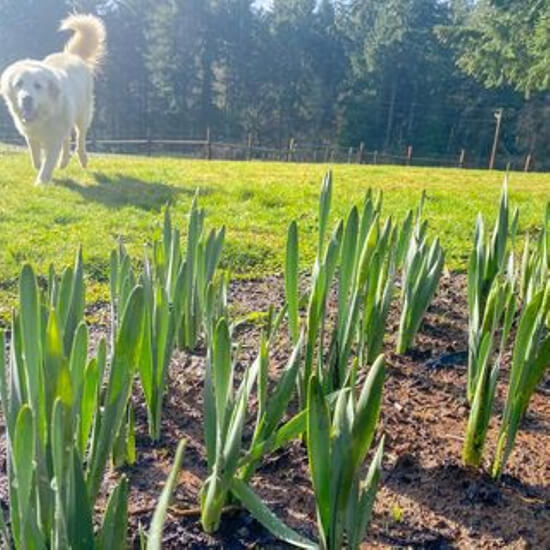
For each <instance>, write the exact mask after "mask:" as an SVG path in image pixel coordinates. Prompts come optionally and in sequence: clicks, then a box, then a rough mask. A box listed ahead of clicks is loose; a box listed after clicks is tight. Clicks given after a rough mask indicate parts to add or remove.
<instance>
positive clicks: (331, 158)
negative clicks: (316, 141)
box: [330, 149, 334, 164]
mask: <svg viewBox="0 0 550 550" xmlns="http://www.w3.org/2000/svg"><path fill="white" fill-rule="evenodd" d="M330 162H331V164H332V163H334V149H331V150H330Z"/></svg>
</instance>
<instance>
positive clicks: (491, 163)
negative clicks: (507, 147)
mask: <svg viewBox="0 0 550 550" xmlns="http://www.w3.org/2000/svg"><path fill="white" fill-rule="evenodd" d="M494 115H495V118H496V121H497V125H496V128H495V139H494V140H493V149H492V151H491V159H490V160H489V170H492V169H493V168H494V166H495V157H496V155H497V147H498V138H499V136H500V123H501V122H502V109H497V110H496V111H495V112H494Z"/></svg>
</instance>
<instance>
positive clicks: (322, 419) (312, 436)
mask: <svg viewBox="0 0 550 550" xmlns="http://www.w3.org/2000/svg"><path fill="white" fill-rule="evenodd" d="M383 383H384V358H383V357H382V356H380V357H379V358H378V359H377V360H376V361H375V363H374V364H373V366H372V367H371V370H370V372H369V375H368V377H367V378H366V380H365V383H364V386H363V389H362V391H361V395H360V397H359V399H358V400H357V402H356V401H355V399H354V396H353V391H342V392H340V396H339V397H338V401H337V403H336V409H335V411H334V414H333V417H332V419H331V416H330V411H329V408H328V406H327V403H326V401H325V398H324V395H323V389H322V386H321V384H320V382H319V380H318V378H317V376H315V375H314V376H313V377H312V378H311V380H310V384H309V391H308V430H307V447H308V457H309V465H310V472H311V476H312V481H313V489H314V493H315V500H316V505H317V523H318V527H319V534H320V547H321V548H327V549H337V548H342V546H343V544H344V540H345V537H346V538H347V541H348V545H349V547H350V548H358V547H359V544H360V542H361V541H362V539H363V536H364V531H365V529H366V527H367V525H368V523H369V519H370V514H371V510H372V505H373V504H374V498H375V495H376V489H377V484H378V479H379V476H380V468H381V461H382V452H383V445H384V442H383V439H382V440H381V442H380V445H379V446H378V450H377V452H376V454H375V457H374V459H373V462H372V464H371V468H370V469H369V472H368V474H367V478H366V479H365V481H364V482H362V483H361V482H360V480H359V476H360V472H361V466H362V464H363V461H364V459H365V456H366V454H367V452H368V450H369V448H370V445H371V442H372V440H373V437H374V432H375V430H376V424H377V420H378V415H379V411H380V402H381V395H382V386H383Z"/></svg>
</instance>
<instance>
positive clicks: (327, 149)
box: [324, 145, 330, 164]
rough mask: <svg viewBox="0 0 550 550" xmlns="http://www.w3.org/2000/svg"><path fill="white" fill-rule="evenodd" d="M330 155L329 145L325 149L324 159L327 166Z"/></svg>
mask: <svg viewBox="0 0 550 550" xmlns="http://www.w3.org/2000/svg"><path fill="white" fill-rule="evenodd" d="M329 154H330V148H329V146H328V145H327V146H326V147H325V157H324V161H325V164H326V163H327V162H328V158H329Z"/></svg>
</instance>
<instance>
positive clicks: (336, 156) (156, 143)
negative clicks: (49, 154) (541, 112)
mask: <svg viewBox="0 0 550 550" xmlns="http://www.w3.org/2000/svg"><path fill="white" fill-rule="evenodd" d="M10 145H12V146H13V145H15V146H18V145H24V142H23V140H22V139H21V138H18V137H13V136H12V137H7V138H6V139H1V138H0V152H2V146H3V148H4V151H6V150H7V149H8V146H10ZM88 148H89V150H90V151H92V152H101V153H115V154H136V155H148V156H158V155H169V156H182V157H189V158H197V159H198V158H202V159H208V160H212V159H218V160H241V161H242V160H246V161H251V160H266V161H278V162H310V163H311V162H312V163H330V164H335V163H340V164H343V163H347V164H394V165H404V166H413V165H414V166H433V167H438V166H439V167H455V168H481V169H484V168H488V163H486V164H483V163H482V162H481V161H479V160H477V159H476V160H473V159H469V158H468V154H467V151H466V150H465V149H461V150H460V151H458V152H457V154H456V155H439V154H436V155H432V156H427V155H419V156H416V155H415V154H414V149H413V146H412V145H408V146H406V147H405V148H404V150H403V153H402V154H401V155H399V154H395V153H387V152H383V151H376V150H368V149H367V147H366V145H365V143H360V144H358V145H356V146H350V147H342V146H340V145H335V144H328V143H323V144H308V143H300V142H298V141H297V140H295V139H290V140H289V142H288V145H286V146H284V147H274V146H265V145H261V144H258V143H256V142H255V141H254V139H253V136H252V135H251V134H250V135H248V137H247V139H246V140H245V141H243V142H242V143H235V142H225V141H215V140H213V139H212V137H211V133H210V131H209V130H208V131H207V133H206V136H205V137H204V138H202V139H155V138H142V139H90V140H89V141H88ZM497 167H499V168H505V167H509V168H511V169H514V170H523V171H525V172H528V171H534V170H535V159H534V157H533V155H532V154H528V155H526V156H525V157H524V158H520V157H517V156H516V157H510V156H507V157H506V158H505V159H499V158H498V157H497Z"/></svg>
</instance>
